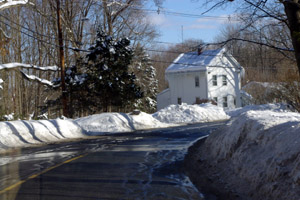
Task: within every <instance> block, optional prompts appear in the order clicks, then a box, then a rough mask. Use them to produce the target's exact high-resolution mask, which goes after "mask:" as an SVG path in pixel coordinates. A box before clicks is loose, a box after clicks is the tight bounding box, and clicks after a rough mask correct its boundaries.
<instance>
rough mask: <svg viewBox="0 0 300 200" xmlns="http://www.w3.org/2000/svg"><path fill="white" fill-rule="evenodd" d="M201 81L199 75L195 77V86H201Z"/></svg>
mask: <svg viewBox="0 0 300 200" xmlns="http://www.w3.org/2000/svg"><path fill="white" fill-rule="evenodd" d="M199 86H200V83H199V76H196V77H195V87H199Z"/></svg>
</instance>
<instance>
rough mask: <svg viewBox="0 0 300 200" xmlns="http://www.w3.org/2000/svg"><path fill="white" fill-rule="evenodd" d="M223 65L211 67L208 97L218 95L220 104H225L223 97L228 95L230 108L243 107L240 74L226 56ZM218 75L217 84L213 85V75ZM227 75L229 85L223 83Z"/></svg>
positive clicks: (208, 77) (208, 75)
mask: <svg viewBox="0 0 300 200" xmlns="http://www.w3.org/2000/svg"><path fill="white" fill-rule="evenodd" d="M223 64H224V65H223V66H222V67H220V66H215V67H209V69H208V72H207V79H208V98H209V99H213V98H214V97H218V105H219V106H223V99H224V97H227V102H228V109H232V108H236V107H241V98H240V75H239V72H237V71H236V68H235V66H233V65H232V64H231V63H230V62H229V60H228V59H227V58H226V57H223ZM214 75H216V76H217V83H218V84H217V86H214V85H213V76H214ZM224 75H226V80H227V85H223V80H224V79H223V76H224Z"/></svg>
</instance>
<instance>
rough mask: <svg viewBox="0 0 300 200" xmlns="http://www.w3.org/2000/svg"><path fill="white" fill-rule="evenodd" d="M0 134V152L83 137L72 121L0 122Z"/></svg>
mask: <svg viewBox="0 0 300 200" xmlns="http://www.w3.org/2000/svg"><path fill="white" fill-rule="evenodd" d="M0 133H1V134H0V150H3V149H8V148H12V147H21V146H28V145H33V144H41V143H48V142H55V141H60V140H62V139H70V138H82V137H84V136H85V135H84V133H83V131H82V129H81V127H79V126H78V125H77V124H76V123H74V122H73V121H72V120H60V119H57V120H39V121H21V120H20V121H11V122H0Z"/></svg>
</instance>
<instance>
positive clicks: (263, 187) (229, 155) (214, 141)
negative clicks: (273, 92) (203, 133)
mask: <svg viewBox="0 0 300 200" xmlns="http://www.w3.org/2000/svg"><path fill="white" fill-rule="evenodd" d="M228 113H229V115H231V116H232V119H231V120H230V121H229V122H228V123H227V125H226V127H225V128H224V129H222V130H219V131H217V132H214V133H212V134H210V136H209V137H208V138H207V140H206V141H205V143H204V145H203V146H202V147H201V150H199V151H198V152H200V154H201V155H199V158H201V159H202V160H203V161H205V162H207V163H209V164H210V165H211V168H212V170H214V173H217V174H214V176H215V177H222V181H224V184H225V183H226V184H225V185H226V187H228V188H231V189H233V190H237V191H240V193H244V194H245V195H246V196H248V197H250V196H251V199H277V198H278V197H280V199H298V198H299V194H300V187H299V186H300V114H299V113H294V112H289V111H288V109H287V108H286V106H285V105H280V104H269V105H261V106H249V107H245V108H241V109H237V110H235V111H230V112H228ZM201 152H202V153H201ZM243 183H244V185H243ZM243 189H244V190H243Z"/></svg>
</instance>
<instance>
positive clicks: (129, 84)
mask: <svg viewBox="0 0 300 200" xmlns="http://www.w3.org/2000/svg"><path fill="white" fill-rule="evenodd" d="M89 50H90V53H88V54H87V55H86V57H83V58H80V59H78V60H77V62H76V65H75V66H72V67H70V68H67V69H66V77H65V82H66V87H67V91H68V101H69V106H68V107H69V113H70V114H71V116H74V113H75V111H76V112H77V113H79V114H80V113H83V112H84V113H86V112H87V113H89V114H91V113H96V112H101V111H104V112H110V111H125V108H126V107H132V104H134V102H135V101H136V100H137V99H139V98H141V97H142V96H143V93H142V91H141V89H140V87H139V86H138V85H137V84H136V77H135V75H134V73H133V72H131V73H130V72H129V65H130V64H131V62H132V58H133V51H132V50H131V48H130V41H129V40H128V39H126V38H123V39H121V40H119V41H115V40H114V39H113V38H112V37H110V36H107V35H105V34H104V33H102V32H101V31H99V32H98V34H97V40H96V44H95V45H94V46H92V47H91V48H90V49H89ZM55 84H58V82H56V83H55ZM77 116H79V115H78V114H77ZM80 116H82V114H80Z"/></svg>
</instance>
